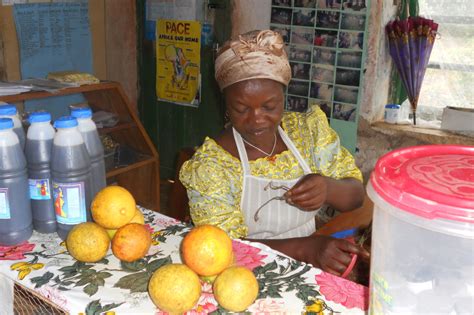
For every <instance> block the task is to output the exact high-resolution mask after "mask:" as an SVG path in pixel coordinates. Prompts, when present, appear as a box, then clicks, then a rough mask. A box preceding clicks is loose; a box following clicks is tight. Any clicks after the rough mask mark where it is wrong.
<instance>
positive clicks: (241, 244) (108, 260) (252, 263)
mask: <svg viewBox="0 0 474 315" xmlns="http://www.w3.org/2000/svg"><path fill="white" fill-rule="evenodd" d="M140 209H141V210H142V212H143V213H144V215H145V223H146V224H147V225H148V227H149V228H150V230H151V231H152V236H153V245H152V247H151V248H150V251H149V253H148V255H147V256H146V257H145V258H144V259H142V260H138V261H136V262H133V263H125V262H121V261H119V260H118V259H117V258H116V257H115V256H113V254H112V252H111V251H110V250H109V253H108V254H107V256H106V257H105V258H104V259H102V260H101V261H99V262H97V263H82V262H78V261H76V260H75V259H74V258H72V257H71V256H70V255H69V254H68V253H67V250H66V247H65V245H64V242H61V240H60V239H59V238H58V237H57V235H56V234H55V233H53V234H39V233H36V232H34V233H33V236H32V237H31V238H30V240H29V241H28V242H25V243H23V244H21V245H19V246H15V247H1V246H0V296H2V304H3V305H9V303H8V300H9V299H8V298H10V303H11V300H12V293H11V291H12V290H11V288H10V289H8V287H9V283H10V286H11V284H13V283H15V284H16V285H21V287H22V288H23V289H26V290H31V292H32V293H33V294H34V295H36V296H38V297H40V299H45V300H47V301H49V302H52V303H54V305H55V306H56V307H57V308H58V310H62V311H64V312H68V313H71V314H78V313H85V314H86V315H89V314H91V315H92V314H100V313H101V312H106V311H113V312H115V314H158V313H160V311H159V310H158V309H157V308H156V307H155V306H154V304H153V303H152V302H151V300H150V299H149V297H148V293H147V284H148V280H149V278H150V277H151V275H152V273H153V271H154V270H156V269H157V268H159V267H160V266H162V265H164V264H167V263H171V262H175V263H176V262H181V258H180V255H179V245H180V242H181V240H182V238H183V237H184V235H185V234H186V233H187V232H188V231H189V230H190V228H191V227H190V226H189V225H186V224H184V223H181V222H180V221H177V220H175V219H172V218H169V217H167V216H164V215H162V214H160V213H157V212H152V211H150V210H147V209H144V208H140ZM233 249H234V254H235V260H236V264H237V265H241V266H246V267H248V268H250V269H251V270H253V272H254V274H255V275H256V277H257V280H258V282H259V286H260V292H259V296H258V298H257V300H256V301H255V303H254V304H253V305H251V306H250V307H249V308H248V311H250V312H252V313H260V314H268V313H269V312H270V313H272V314H273V313H302V312H311V311H313V312H314V311H317V310H319V309H321V308H322V312H320V313H317V314H318V315H327V314H332V313H331V312H334V313H343V314H364V313H365V310H366V309H367V303H368V301H367V300H368V288H366V287H364V286H361V285H359V284H356V283H354V282H351V281H348V280H345V279H342V278H339V277H336V276H333V275H331V274H328V273H325V272H323V271H321V270H320V269H317V268H314V267H312V266H311V265H308V264H304V263H301V262H299V261H296V260H293V259H291V258H288V257H286V256H285V255H283V254H281V253H279V252H276V251H274V250H272V249H271V248H269V247H267V246H265V245H263V244H261V243H256V242H247V241H242V240H233ZM2 288H3V289H2ZM2 291H3V292H2ZM9 292H10V293H9ZM202 292H203V293H202V295H201V298H200V299H199V301H198V303H197V305H196V307H195V308H194V309H193V310H192V311H190V312H188V313H189V314H206V313H211V312H216V313H217V312H219V311H222V309H221V308H219V306H218V304H217V302H216V301H215V299H214V297H213V294H212V286H211V285H210V284H208V283H205V282H203V283H202ZM4 297H5V298H4ZM0 312H1V310H0Z"/></svg>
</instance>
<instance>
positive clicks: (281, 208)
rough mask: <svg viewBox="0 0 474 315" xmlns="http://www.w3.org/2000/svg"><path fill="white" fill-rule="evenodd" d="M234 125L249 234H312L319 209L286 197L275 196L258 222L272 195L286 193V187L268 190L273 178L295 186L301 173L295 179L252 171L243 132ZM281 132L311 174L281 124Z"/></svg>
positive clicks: (275, 182)
mask: <svg viewBox="0 0 474 315" xmlns="http://www.w3.org/2000/svg"><path fill="white" fill-rule="evenodd" d="M232 129H233V132H234V139H235V143H236V144H237V149H238V151H239V157H240V161H241V162H242V169H243V187H242V199H241V201H240V208H241V209H242V212H243V214H244V218H245V224H246V225H247V226H248V235H247V237H248V238H253V239H268V238H273V239H281V238H292V237H302V236H308V235H310V234H312V233H314V232H315V231H316V224H315V221H314V217H315V215H316V213H317V212H318V211H319V209H318V210H314V211H303V210H300V209H298V208H297V207H294V206H292V205H290V204H288V203H286V201H285V200H272V201H271V202H269V203H267V204H266V205H265V206H264V207H263V208H262V209H261V210H260V211H259V212H258V218H259V219H258V221H257V222H255V219H254V216H255V212H256V211H257V209H258V208H259V207H260V206H261V205H263V204H264V203H265V202H267V201H268V200H270V199H271V198H273V197H279V196H282V195H283V194H284V193H285V190H283V189H268V188H267V189H266V190H265V187H266V186H267V187H268V185H269V184H270V182H271V183H272V184H273V186H281V185H284V186H286V187H289V188H291V187H293V186H294V185H295V184H296V182H297V181H298V180H299V179H300V178H301V177H299V178H296V179H292V180H280V179H270V178H265V177H258V176H253V175H251V173H250V165H249V160H248V156H247V151H246V150H245V146H244V142H243V140H242V136H241V135H240V134H239V133H238V132H237V130H235V129H234V128H232ZM278 132H279V133H280V136H281V138H282V140H283V142H284V143H285V144H286V147H287V148H288V149H289V150H290V151H291V152H292V153H293V155H294V156H295V157H296V159H297V160H298V162H299V164H300V166H301V167H302V168H303V171H304V174H305V175H306V174H310V173H311V169H310V168H309V166H308V164H307V163H306V161H305V160H304V159H303V157H302V156H301V154H300V153H299V151H298V149H297V148H296V147H295V145H294V144H293V142H292V141H291V139H290V138H289V137H288V136H287V134H286V133H285V132H284V131H283V129H282V128H281V127H278Z"/></svg>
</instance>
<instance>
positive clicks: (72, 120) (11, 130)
mask: <svg viewBox="0 0 474 315" xmlns="http://www.w3.org/2000/svg"><path fill="white" fill-rule="evenodd" d="M29 122H30V127H29V128H28V132H27V134H26V137H25V133H24V131H23V128H22V126H21V122H20V120H19V119H18V116H17V111H16V107H15V106H14V105H10V104H6V105H0V156H1V157H2V159H0V245H6V246H10V245H16V244H19V243H21V242H23V241H26V240H28V239H29V238H30V236H31V235H32V233H33V229H34V230H35V231H37V232H39V233H57V234H58V235H59V237H60V238H61V239H63V240H64V239H65V238H66V237H67V234H68V232H69V231H70V230H71V229H72V228H73V227H74V226H75V225H77V224H79V223H82V222H86V221H90V220H91V215H90V209H89V207H90V203H91V201H92V199H93V197H94V196H95V195H96V194H97V192H99V191H100V190H101V189H102V188H104V187H105V186H106V180H105V163H104V150H103V147H102V143H101V141H100V138H99V134H98V132H97V128H96V125H95V123H94V122H93V121H92V111H91V110H90V109H89V108H75V109H72V110H71V116H64V117H61V118H58V119H57V120H56V121H55V122H54V128H53V126H52V125H51V115H50V114H49V113H47V112H35V113H32V114H30V116H29ZM18 126H19V128H18ZM55 128H56V130H55ZM25 138H26V139H25ZM21 139H23V143H24V144H22V140H21Z"/></svg>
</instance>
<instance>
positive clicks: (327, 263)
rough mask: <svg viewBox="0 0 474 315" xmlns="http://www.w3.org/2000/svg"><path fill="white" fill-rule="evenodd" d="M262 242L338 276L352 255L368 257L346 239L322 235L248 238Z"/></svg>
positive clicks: (345, 267) (347, 264)
mask: <svg viewBox="0 0 474 315" xmlns="http://www.w3.org/2000/svg"><path fill="white" fill-rule="evenodd" d="M249 241H254V242H260V243H264V244H266V245H268V246H270V247H271V248H273V249H276V250H278V251H280V252H282V253H284V254H286V255H288V256H290V257H292V258H294V259H296V260H299V261H303V262H306V263H308V264H312V265H313V266H315V267H317V268H320V269H322V270H324V271H326V272H329V273H332V274H334V275H336V276H340V275H342V274H343V273H344V271H345V270H346V269H347V266H349V264H350V262H351V259H352V255H351V254H355V255H359V256H360V257H361V258H363V259H368V258H369V253H368V252H367V250H365V249H364V248H362V247H361V246H357V245H355V244H353V243H351V242H349V241H347V240H344V239H338V238H333V237H330V236H324V235H312V236H307V237H299V238H290V239H281V240H251V239H250V240H249Z"/></svg>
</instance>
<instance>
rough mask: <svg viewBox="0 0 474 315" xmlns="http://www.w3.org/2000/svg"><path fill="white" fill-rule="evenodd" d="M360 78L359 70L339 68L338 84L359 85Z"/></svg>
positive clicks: (337, 74)
mask: <svg viewBox="0 0 474 315" xmlns="http://www.w3.org/2000/svg"><path fill="white" fill-rule="evenodd" d="M359 80H360V71H359V70H348V69H337V72H336V84H341V85H351V86H359Z"/></svg>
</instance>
